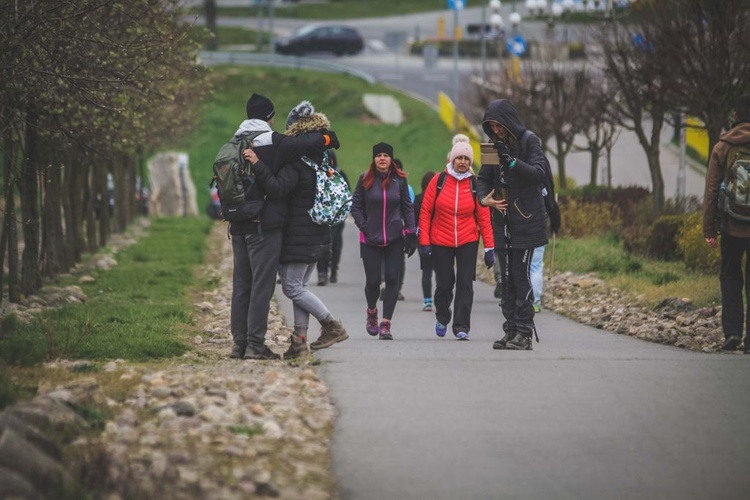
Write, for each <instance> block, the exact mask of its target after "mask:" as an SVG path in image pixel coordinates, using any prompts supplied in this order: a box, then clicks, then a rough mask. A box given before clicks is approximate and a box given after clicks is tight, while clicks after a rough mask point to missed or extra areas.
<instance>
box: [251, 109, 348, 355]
mask: <svg viewBox="0 0 750 500" xmlns="http://www.w3.org/2000/svg"><path fill="white" fill-rule="evenodd" d="M330 128H331V124H330V122H329V121H328V118H327V117H326V116H325V115H324V114H322V113H316V112H315V108H314V107H313V106H312V104H310V102H309V101H302V102H301V103H300V104H298V105H297V106H295V107H294V108H293V109H292V111H291V112H290V113H289V116H288V118H287V121H286V135H287V136H288V137H299V136H301V135H303V134H305V133H310V132H324V131H327V130H328V129H330ZM282 144H283V142H282ZM243 156H244V157H245V159H246V160H247V161H249V162H250V165H251V168H252V171H253V173H254V174H255V176H256V179H257V182H259V183H260V185H261V186H262V187H263V189H264V190H265V192H266V193H268V197H269V198H271V199H286V202H287V205H288V207H289V215H288V217H287V220H286V224H285V225H284V231H283V239H282V244H281V256H280V258H279V262H280V263H281V270H280V271H279V275H280V276H281V289H282V291H283V292H284V295H286V296H287V297H288V298H289V299H291V300H292V306H293V309H294V334H293V336H292V343H291V345H290V347H289V350H288V351H287V353H286V356H287V357H294V356H298V355H300V354H302V353H303V352H306V351H307V330H308V327H309V322H310V315H311V314H312V315H313V316H315V318H316V319H317V320H318V322H319V323H320V325H321V330H320V338H318V340H316V341H315V342H313V343H311V344H310V348H311V349H313V350H316V349H323V348H325V347H329V346H331V345H333V344H335V343H337V342H341V341H343V340H346V339H347V338H349V335H348V334H347V333H346V329H344V326H343V325H342V324H341V322H340V321H338V320H336V319H334V317H333V315H332V314H331V312H330V311H329V310H328V308H327V307H326V306H325V304H323V302H322V301H321V300H320V298H318V297H317V296H316V295H315V294H314V293H312V292H311V291H310V290H309V288H308V283H309V281H310V277H311V276H312V274H313V272H314V271H315V269H316V265H317V262H318V260H319V259H320V258H321V256H323V255H328V254H329V253H330V246H331V228H330V226H327V225H322V224H316V223H314V222H313V221H312V219H311V218H310V214H309V213H308V210H309V209H311V208H312V206H313V202H314V201H315V193H316V186H317V182H316V179H317V175H316V169H317V166H320V165H323V166H325V165H326V164H327V163H328V152H327V151H326V152H323V153H313V154H309V155H306V156H304V157H302V158H301V159H296V160H294V161H292V162H290V163H289V164H287V165H286V166H284V167H283V168H281V169H280V170H279V171H278V173H277V174H274V173H273V171H272V170H271V168H269V167H268V165H266V164H265V163H264V162H262V161H260V160H259V158H258V156H257V155H256V154H255V152H254V151H253V150H252V149H247V150H245V152H244V154H243ZM311 163H312V165H311Z"/></svg>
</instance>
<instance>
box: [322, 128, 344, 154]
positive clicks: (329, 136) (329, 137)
mask: <svg viewBox="0 0 750 500" xmlns="http://www.w3.org/2000/svg"><path fill="white" fill-rule="evenodd" d="M323 138H324V139H326V142H328V144H327V146H328V148H329V149H338V148H340V147H341V144H340V143H339V138H338V137H336V132H334V131H333V130H326V131H325V132H323Z"/></svg>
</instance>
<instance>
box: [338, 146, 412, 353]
mask: <svg viewBox="0 0 750 500" xmlns="http://www.w3.org/2000/svg"><path fill="white" fill-rule="evenodd" d="M351 215H352V218H353V219H354V223H355V224H356V226H357V228H359V230H360V238H359V241H360V246H359V248H360V257H361V258H362V264H363V265H364V269H365V299H366V301H367V321H366V327H365V328H366V330H367V333H368V334H370V335H373V336H375V335H378V336H379V337H380V339H381V340H392V339H393V335H392V333H391V319H392V318H393V312H394V311H395V309H396V301H397V296H398V285H399V278H400V274H401V269H402V267H403V262H404V261H403V257H402V253H404V252H406V254H407V255H408V256H411V255H412V254H413V253H414V252H415V250H416V249H417V235H416V230H417V228H416V224H415V221H414V207H413V205H412V202H411V198H410V197H409V190H408V186H407V183H406V173H404V172H403V171H402V170H400V169H398V168H396V165H395V164H394V163H393V146H391V145H390V144H386V143H384V142H379V143H377V144H375V145H374V146H373V147H372V163H370V167H369V168H368V169H367V172H365V173H364V174H362V175H361V176H360V177H359V180H358V181H357V186H356V187H355V188H354V196H353V198H352V209H351ZM383 266H384V269H385V289H384V290H383V294H382V295H383V318H382V321H380V323H379V324H378V309H377V303H378V297H379V296H380V283H381V280H382V275H381V273H382V271H381V269H383Z"/></svg>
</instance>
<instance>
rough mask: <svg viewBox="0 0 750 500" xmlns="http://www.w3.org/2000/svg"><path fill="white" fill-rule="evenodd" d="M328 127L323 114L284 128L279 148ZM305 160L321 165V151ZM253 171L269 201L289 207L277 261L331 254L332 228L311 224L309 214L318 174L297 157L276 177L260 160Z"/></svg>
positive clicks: (306, 259)
mask: <svg viewBox="0 0 750 500" xmlns="http://www.w3.org/2000/svg"><path fill="white" fill-rule="evenodd" d="M328 128H330V123H329V122H328V119H327V118H326V117H325V115H323V114H321V113H315V114H313V115H312V116H311V117H308V118H307V119H305V120H300V121H297V122H295V123H294V124H293V125H291V126H290V127H289V128H287V130H286V134H287V135H286V137H285V138H284V139H283V140H282V141H281V145H280V147H281V148H282V149H283V148H284V147H285V143H287V142H290V143H294V142H296V141H297V140H298V138H299V137H304V136H306V135H307V136H309V135H312V134H314V133H315V132H319V131H321V130H325V129H328ZM307 157H308V158H309V159H310V160H312V161H313V162H314V163H316V164H317V165H321V164H322V162H323V153H322V152H320V153H318V152H310V153H309V154H307ZM252 169H253V172H254V173H255V175H256V176H257V179H258V182H259V183H260V184H261V186H263V188H264V190H265V191H266V193H268V198H269V199H270V200H284V202H285V203H286V206H287V208H288V214H287V218H286V223H285V224H284V237H283V240H282V244H281V256H280V258H279V262H281V263H282V264H289V263H311V262H317V261H319V260H321V259H322V258H323V257H325V256H326V255H328V254H329V253H330V251H331V228H330V226H325V225H320V224H316V223H314V222H313V221H312V219H311V218H310V214H309V213H308V210H309V209H311V208H312V206H313V202H314V201H315V193H316V187H317V183H316V181H317V175H316V172H315V170H314V169H313V167H311V166H310V165H308V164H307V163H305V162H304V161H303V160H301V159H299V158H296V159H293V160H292V161H289V162H287V163H286V165H284V166H283V167H281V168H280V169H279V170H278V172H277V173H276V174H275V175H274V172H272V170H271V169H270V168H269V167H268V166H267V165H265V164H264V163H263V162H262V161H258V163H256V164H255V165H253V167H252Z"/></svg>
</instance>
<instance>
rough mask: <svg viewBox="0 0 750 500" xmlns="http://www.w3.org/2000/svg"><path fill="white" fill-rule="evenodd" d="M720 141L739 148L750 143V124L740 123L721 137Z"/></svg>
mask: <svg viewBox="0 0 750 500" xmlns="http://www.w3.org/2000/svg"><path fill="white" fill-rule="evenodd" d="M719 140H720V141H722V142H726V143H729V144H731V145H732V146H738V145H740V144H748V143H750V122H739V123H738V124H737V125H735V126H734V127H732V128H730V129H729V130H727V131H726V132H724V133H723V134H721V137H719Z"/></svg>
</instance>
